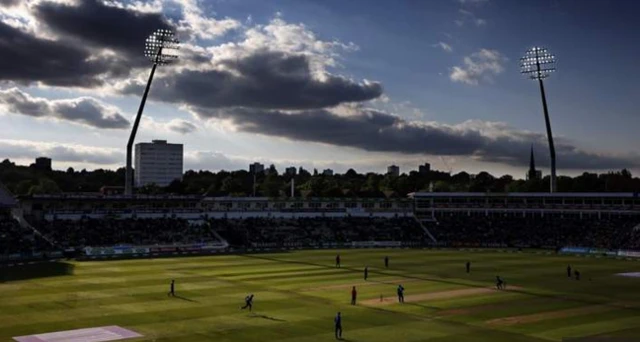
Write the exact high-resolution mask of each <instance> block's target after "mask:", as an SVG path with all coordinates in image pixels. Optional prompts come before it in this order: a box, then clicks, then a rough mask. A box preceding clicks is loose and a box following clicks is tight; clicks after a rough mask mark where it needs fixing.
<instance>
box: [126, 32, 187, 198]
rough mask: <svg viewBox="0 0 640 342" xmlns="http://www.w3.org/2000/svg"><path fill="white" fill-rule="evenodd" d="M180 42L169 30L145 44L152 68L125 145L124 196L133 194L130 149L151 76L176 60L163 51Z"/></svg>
mask: <svg viewBox="0 0 640 342" xmlns="http://www.w3.org/2000/svg"><path fill="white" fill-rule="evenodd" d="M179 44H180V42H178V40H177V39H175V38H174V36H173V32H171V31H170V30H164V29H161V30H157V31H156V32H154V33H152V34H151V35H150V36H149V38H147V41H146V43H145V48H144V55H145V56H146V57H147V58H149V59H150V60H151V62H152V63H153V66H152V67H151V74H150V75H149V80H148V81H147V87H146V88H145V89H144V94H143V95H142V101H141V102H140V107H139V108H138V114H137V115H136V120H135V122H134V123H133V128H132V129H131V135H129V142H128V143H127V170H126V175H125V184H124V194H125V195H126V196H131V195H132V194H133V170H132V169H131V149H132V148H133V142H134V140H135V139H136V133H137V132H138V125H139V124H140V117H141V116H142V111H143V110H144V104H145V103H146V102H147V95H149V88H151V81H153V74H154V73H155V72H156V67H157V66H158V65H166V64H169V63H171V62H173V61H175V60H176V59H178V56H176V55H171V54H167V53H165V51H164V50H166V49H170V50H177V49H178V48H179V47H180V46H179Z"/></svg>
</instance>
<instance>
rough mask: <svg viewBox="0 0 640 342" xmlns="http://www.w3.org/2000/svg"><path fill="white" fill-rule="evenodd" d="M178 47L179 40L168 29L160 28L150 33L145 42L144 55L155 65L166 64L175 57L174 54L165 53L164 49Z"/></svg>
mask: <svg viewBox="0 0 640 342" xmlns="http://www.w3.org/2000/svg"><path fill="white" fill-rule="evenodd" d="M178 49H180V42H179V41H178V40H177V39H176V38H175V37H174V34H173V32H171V31H170V30H165V29H160V30H157V31H156V32H154V33H152V34H151V35H150V36H149V38H147V40H146V42H145V48H144V55H145V56H146V57H147V58H149V59H150V60H151V62H153V64H156V65H166V64H169V63H171V62H173V61H175V60H176V59H178V56H177V55H175V54H170V53H166V50H178Z"/></svg>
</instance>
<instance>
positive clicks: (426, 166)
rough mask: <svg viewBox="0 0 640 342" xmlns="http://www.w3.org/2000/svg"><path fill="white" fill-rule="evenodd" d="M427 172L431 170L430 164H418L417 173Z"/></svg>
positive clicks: (423, 173)
mask: <svg viewBox="0 0 640 342" xmlns="http://www.w3.org/2000/svg"><path fill="white" fill-rule="evenodd" d="M429 172H431V164H429V163H424V165H420V166H418V173H420V174H421V175H425V174H427V173H429Z"/></svg>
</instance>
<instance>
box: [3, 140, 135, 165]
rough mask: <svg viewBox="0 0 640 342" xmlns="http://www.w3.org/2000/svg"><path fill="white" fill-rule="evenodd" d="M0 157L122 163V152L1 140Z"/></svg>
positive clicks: (68, 145) (101, 163)
mask: <svg viewBox="0 0 640 342" xmlns="http://www.w3.org/2000/svg"><path fill="white" fill-rule="evenodd" d="M0 156H2V157H3V158H12V159H34V158H36V157H39V156H47V157H50V158H51V159H53V161H54V162H69V163H90V164H98V165H114V164H119V163H122V161H123V160H124V154H123V153H122V152H121V151H120V150H116V149H110V148H101V147H88V146H80V145H72V144H60V143H50V142H37V141H27V140H5V139H0Z"/></svg>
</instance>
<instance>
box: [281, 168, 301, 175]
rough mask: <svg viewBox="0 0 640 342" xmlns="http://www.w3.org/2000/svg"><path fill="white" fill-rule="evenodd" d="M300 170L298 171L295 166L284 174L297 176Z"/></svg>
mask: <svg viewBox="0 0 640 342" xmlns="http://www.w3.org/2000/svg"><path fill="white" fill-rule="evenodd" d="M297 170H298V169H296V168H295V167H294V166H291V167H288V168H286V169H285V170H284V173H285V174H286V175H288V176H295V175H296V171H297Z"/></svg>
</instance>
